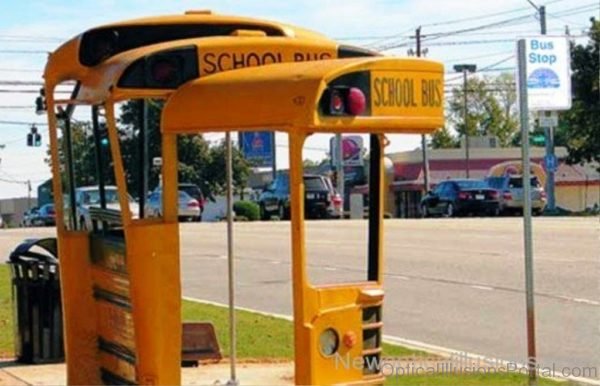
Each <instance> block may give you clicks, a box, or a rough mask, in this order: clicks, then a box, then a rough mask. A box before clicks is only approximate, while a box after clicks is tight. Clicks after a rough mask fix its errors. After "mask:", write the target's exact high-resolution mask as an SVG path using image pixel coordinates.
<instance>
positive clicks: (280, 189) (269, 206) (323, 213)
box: [258, 173, 342, 220]
mask: <svg viewBox="0 0 600 386" xmlns="http://www.w3.org/2000/svg"><path fill="white" fill-rule="evenodd" d="M258 204H259V207H260V213H261V218H262V219H263V220H268V219H270V218H271V217H272V216H273V215H277V216H278V217H279V218H280V219H289V217H290V180H289V175H288V174H284V173H281V174H279V175H277V178H275V180H274V181H273V182H272V183H271V184H270V185H269V186H268V187H267V188H265V190H264V191H263V192H262V194H261V195H260V198H259V200H258ZM341 205H342V200H341V197H340V196H339V194H337V192H335V189H334V188H333V184H332V183H331V180H330V179H329V177H325V176H321V175H316V174H305V175H304V211H305V216H306V217H307V218H330V217H336V216H339V212H340V210H339V208H340V207H341Z"/></svg>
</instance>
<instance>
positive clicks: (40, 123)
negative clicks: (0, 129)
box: [0, 121, 48, 126]
mask: <svg viewBox="0 0 600 386" xmlns="http://www.w3.org/2000/svg"><path fill="white" fill-rule="evenodd" d="M0 124H3V125H15V126H20V125H23V126H31V125H36V126H48V124H47V123H46V122H26V121H0Z"/></svg>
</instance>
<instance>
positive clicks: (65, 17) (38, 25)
mask: <svg viewBox="0 0 600 386" xmlns="http://www.w3.org/2000/svg"><path fill="white" fill-rule="evenodd" d="M532 1H533V3H535V4H536V5H538V6H539V5H545V6H546V10H547V28H548V35H557V36H559V35H563V34H565V27H566V26H568V29H569V33H570V35H571V36H573V37H574V38H575V39H576V41H577V42H578V43H580V44H585V43H586V41H587V39H586V38H585V37H584V35H585V32H586V30H587V29H588V28H589V26H590V22H589V19H590V17H596V18H600V15H599V12H600V2H599V1H598V0H548V1H546V2H540V1H538V0H532ZM2 3H3V4H2V12H1V13H0V147H2V145H5V146H4V148H0V199H1V198H9V197H23V196H27V193H28V192H27V183H26V181H31V185H32V187H33V191H32V195H33V196H35V195H36V187H37V185H38V184H40V183H41V182H43V181H45V180H46V179H48V178H49V177H50V171H49V169H48V166H47V165H46V163H45V162H44V159H45V158H46V150H47V143H48V142H47V141H48V135H47V129H46V127H45V126H41V125H40V132H41V133H42V136H43V144H42V146H41V147H38V148H32V147H27V146H26V144H25V138H26V134H27V132H28V131H29V124H30V123H35V122H39V123H44V122H45V116H37V115H36V114H35V111H34V110H35V108H34V99H35V96H36V94H32V93H23V92H15V91H23V90H38V89H39V86H37V85H35V84H33V85H28V86H17V85H15V84H14V83H11V82H14V81H19V82H28V81H31V82H40V81H42V78H41V76H42V70H43V68H44V65H45V61H46V55H47V54H46V53H47V52H51V51H53V50H54V49H55V48H56V47H57V46H58V45H60V44H61V43H62V42H64V41H65V40H67V39H69V38H71V37H73V36H75V35H78V34H79V33H81V32H83V31H85V30H87V29H90V28H92V27H95V26H98V25H101V24H105V23H111V22H115V21H121V20H127V19H131V18H138V17H144V16H154V15H164V14H178V13H182V12H184V11H185V10H190V9H210V10H212V11H213V12H215V13H222V14H230V15H239V16H250V17H256V18H261V19H271V20H275V21H281V22H286V23H289V24H294V25H298V26H302V27H304V28H308V29H312V30H315V31H318V32H321V33H323V34H325V35H328V36H330V37H332V38H334V39H337V40H339V41H341V42H344V43H347V44H354V45H359V46H364V47H367V48H371V49H377V50H381V51H383V53H384V54H386V55H393V56H399V57H406V56H407V55H408V51H409V50H410V49H412V50H414V49H415V46H414V38H411V36H412V35H414V33H415V29H416V28H417V27H419V26H421V27H422V28H421V33H422V36H423V45H422V46H423V49H426V50H427V53H426V57H427V58H429V59H432V60H437V61H441V62H443V63H444V65H445V66H446V84H447V87H448V88H450V87H452V85H455V84H458V83H457V82H460V79H461V76H460V75H458V76H457V74H455V73H453V71H452V67H453V65H455V64H457V63H472V64H476V65H477V68H478V69H480V70H483V71H479V72H478V73H477V74H476V75H475V76H485V75H488V76H492V75H498V74H500V73H501V72H514V67H515V60H514V51H515V41H516V39H517V38H518V37H522V36H533V35H537V34H539V31H540V22H539V19H538V17H537V12H536V10H535V9H534V7H533V6H532V5H531V4H529V2H528V1H527V0H504V1H502V2H500V1H499V2H495V1H488V0H471V1H464V0H459V1H457V0H429V1H419V0H345V1H343V2H342V1H333V0H305V1H292V0H288V1H281V0H261V1H249V0H238V1H233V0H218V1H216V0H213V1H199V0H196V1H191V0H179V1H176V0H173V1H157V0H154V1H152V0H118V1H117V0H79V1H72V0H61V1H57V0H21V1H7V0H3V1H2ZM484 26H485V27H486V28H478V27H484ZM14 122H18V123H24V124H15V123H14ZM218 138H219V137H218V136H215V135H213V136H209V139H211V140H216V139H218ZM390 140H391V144H390V146H389V148H388V151H404V150H412V149H415V148H418V147H419V146H420V137H419V136H415V135H401V136H399V135H396V136H391V137H390ZM328 142H329V141H328V138H327V137H326V136H319V137H316V138H313V139H311V140H309V141H308V143H307V145H306V147H307V148H308V149H306V151H305V157H306V158H312V159H323V158H325V156H326V154H327V152H328ZM277 143H278V147H277V152H278V154H277V159H278V160H279V161H280V163H279V167H281V168H285V167H287V162H286V160H287V156H286V154H287V148H286V145H287V142H286V138H285V136H284V135H278V136H277Z"/></svg>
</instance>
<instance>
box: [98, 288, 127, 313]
mask: <svg viewBox="0 0 600 386" xmlns="http://www.w3.org/2000/svg"><path fill="white" fill-rule="evenodd" d="M94 298H95V299H96V300H103V301H105V302H108V303H111V304H114V305H115V306H117V307H120V308H123V309H124V310H126V311H129V312H131V310H132V307H131V301H130V300H129V298H127V297H125V296H123V295H119V294H116V293H114V292H110V291H107V290H105V289H103V288H99V287H94Z"/></svg>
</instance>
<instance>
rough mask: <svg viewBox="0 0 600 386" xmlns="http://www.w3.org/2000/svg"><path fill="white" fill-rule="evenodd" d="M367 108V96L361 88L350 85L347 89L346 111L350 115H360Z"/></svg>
mask: <svg viewBox="0 0 600 386" xmlns="http://www.w3.org/2000/svg"><path fill="white" fill-rule="evenodd" d="M366 108H367V97H366V96H365V94H364V93H363V92H362V90H361V89H359V88H357V87H350V90H349V91H348V112H349V113H350V114H352V115H361V114H362V113H364V112H365V110H366Z"/></svg>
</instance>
